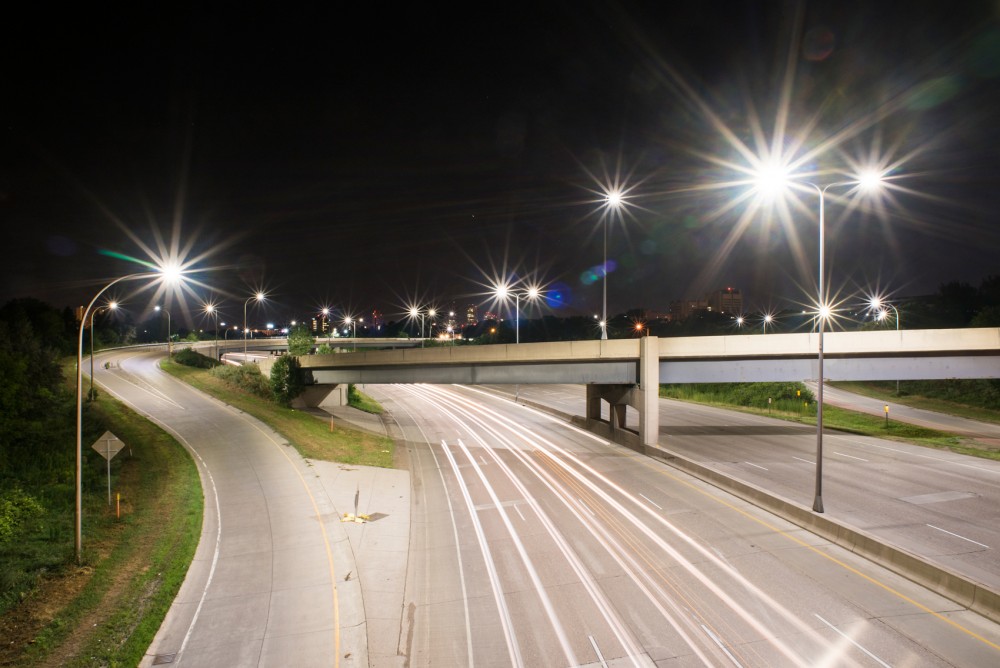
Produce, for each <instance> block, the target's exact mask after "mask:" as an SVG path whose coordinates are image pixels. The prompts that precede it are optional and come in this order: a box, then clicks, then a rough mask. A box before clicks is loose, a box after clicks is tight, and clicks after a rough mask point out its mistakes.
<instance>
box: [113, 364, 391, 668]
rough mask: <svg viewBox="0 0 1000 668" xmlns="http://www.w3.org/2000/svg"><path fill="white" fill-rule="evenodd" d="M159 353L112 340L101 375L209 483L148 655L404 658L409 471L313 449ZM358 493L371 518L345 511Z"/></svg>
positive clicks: (236, 661)
mask: <svg viewBox="0 0 1000 668" xmlns="http://www.w3.org/2000/svg"><path fill="white" fill-rule="evenodd" d="M156 356H157V353H152V354H149V353H145V352H136V351H133V352H112V353H107V354H106V355H105V357H107V358H108V359H109V360H113V361H114V362H115V363H114V364H111V365H109V367H110V368H109V369H107V370H105V369H101V370H100V371H99V373H98V374H97V380H98V381H99V382H100V384H101V386H102V387H103V388H104V389H105V391H107V392H109V393H110V394H113V395H115V396H117V397H118V398H120V399H122V400H124V401H125V402H126V403H128V404H130V405H132V406H133V407H134V408H135V409H136V410H137V411H139V412H140V413H142V414H144V415H147V416H149V417H150V418H151V419H153V420H154V421H155V422H157V423H158V424H160V425H161V426H163V427H164V428H165V429H167V430H168V431H169V432H171V433H172V434H173V435H174V436H175V437H177V438H178V440H180V441H181V442H182V443H183V444H184V445H185V446H186V447H187V448H188V449H189V451H190V452H191V453H192V455H193V457H194V459H195V461H196V463H197V465H198V469H199V473H200V475H201V478H202V488H203V490H204V494H205V511H204V519H203V523H202V532H201V540H200V542H199V545H198V549H197V552H196V554H195V558H194V560H193V562H192V564H191V566H190V568H189V569H188V573H187V575H186V577H185V580H184V583H183V584H182V586H181V589H180V591H179V592H178V595H177V597H176V598H175V600H174V602H173V604H172V605H171V608H170V610H169V611H168V613H167V615H166V617H165V619H164V621H163V623H162V624H161V626H160V629H159V631H158V633H157V635H156V637H155V638H154V639H153V642H152V643H151V644H150V647H149V648H148V649H147V652H146V655H145V657H144V658H143V661H142V662H141V663H140V665H143V666H150V665H163V664H172V665H182V666H189V667H190V666H222V665H226V666H251V665H252V666H287V665H296V666H369V665H372V666H375V665H378V666H395V665H398V662H399V659H398V658H397V653H398V652H397V645H398V636H399V627H400V619H401V612H402V601H403V592H404V579H405V568H406V563H407V562H406V547H407V544H408V540H409V499H410V491H409V473H408V472H407V471H395V470H387V469H379V468H370V467H358V466H345V465H342V464H334V463H328V462H314V461H310V460H306V459H304V458H303V457H301V456H300V455H299V454H298V452H297V451H296V450H295V449H294V448H292V447H291V446H290V445H288V443H287V442H286V441H285V440H284V439H283V438H282V437H281V436H280V435H279V434H277V433H276V432H274V431H273V430H271V429H270V428H269V427H268V426H267V425H264V424H262V423H260V422H259V421H257V420H256V419H254V418H252V417H251V416H249V415H246V414H244V413H242V412H241V411H238V410H236V409H234V408H232V407H230V406H227V405H225V404H222V403H221V402H218V401H216V400H214V399H212V398H210V397H206V396H205V395H203V394H200V393H198V392H196V391H195V390H193V389H192V388H190V387H189V386H187V385H185V384H183V383H180V382H179V381H177V380H175V379H173V378H171V377H169V376H167V375H166V374H163V373H162V372H161V371H159V369H157V368H156V361H157V360H156ZM355 419H357V420H359V421H362V420H365V419H366V418H364V417H362V416H355ZM376 419H377V418H376ZM355 497H357V506H358V510H359V512H360V513H363V514H368V515H369V516H370V521H369V522H368V523H365V524H353V523H346V522H343V521H342V519H343V515H344V513H354V512H355Z"/></svg>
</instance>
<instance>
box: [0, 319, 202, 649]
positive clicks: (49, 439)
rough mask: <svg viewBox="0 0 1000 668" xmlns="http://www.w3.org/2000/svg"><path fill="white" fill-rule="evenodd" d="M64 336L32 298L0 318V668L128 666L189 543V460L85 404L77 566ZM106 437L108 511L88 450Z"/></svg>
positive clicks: (106, 402) (192, 504)
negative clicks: (118, 447) (111, 450)
mask: <svg viewBox="0 0 1000 668" xmlns="http://www.w3.org/2000/svg"><path fill="white" fill-rule="evenodd" d="M74 326H75V323H73V321H72V320H67V319H65V318H62V317H61V316H60V315H59V314H58V312H56V311H54V310H52V309H50V308H48V307H45V306H44V305H40V303H36V302H33V301H31V300H24V301H23V302H21V303H19V302H12V303H9V304H7V305H6V306H4V308H3V309H2V311H0V376H2V377H3V379H4V391H3V392H2V393H0V638H2V639H3V642H2V643H0V666H7V665H10V666H33V665H65V666H108V665H111V666H113V665H137V664H138V663H139V661H140V660H141V658H142V656H143V654H144V653H145V651H146V648H147V647H148V646H149V643H150V642H151V641H152V639H153V636H154V635H155V633H156V631H157V629H158V628H159V626H160V623H161V622H162V620H163V617H164V615H165V614H166V612H167V610H168V609H169V607H170V604H171V602H172V601H173V599H174V596H175V595H176V593H177V591H178V589H179V588H180V585H181V583H182V582H183V580H184V576H185V574H186V572H187V568H188V565H189V564H190V562H191V559H192V558H193V556H194V551H195V549H196V547H197V544H198V539H199V536H200V529H201V517H202V514H201V512H202V494H201V485H200V481H199V479H198V472H197V469H196V467H195V465H194V463H193V461H192V460H191V457H190V456H189V455H188V453H187V451H186V450H184V448H183V447H182V446H181V445H180V444H178V443H177V442H176V441H175V440H174V439H173V438H171V437H170V436H169V435H168V434H166V433H165V432H164V431H163V430H161V429H160V428H158V427H156V426H155V425H153V424H151V423H150V422H148V421H147V420H145V419H144V418H142V417H140V416H139V415H136V414H135V413H133V412H132V411H130V410H129V409H128V408H126V407H125V406H123V405H121V404H119V403H118V402H116V401H114V400H113V399H112V398H111V397H108V396H105V395H104V394H103V393H96V397H95V398H94V399H93V400H87V401H85V402H84V406H83V407H84V414H83V416H84V424H83V427H84V429H83V455H84V461H83V553H82V558H81V563H79V564H78V563H77V562H76V559H75V554H74V542H75V531H74V507H75V499H74V496H75V493H74V489H75V467H76V454H75V453H76V446H75V443H76V439H75V397H74V392H75V389H76V385H75V375H76V358H75V356H74V357H72V358H66V357H64V355H65V354H66V353H67V352H68V350H69V349H71V348H72V343H71V341H72V338H71V337H72V332H73V327H74ZM84 388H85V391H86V389H87V387H86V381H85V386H84ZM105 430H108V431H111V432H112V433H114V434H115V435H116V436H118V437H119V438H120V439H121V440H122V441H123V442H124V443H125V444H126V448H125V449H124V450H122V452H120V453H119V454H118V455H117V456H116V457H115V458H114V459H112V461H111V469H110V470H111V491H112V494H113V495H114V496H113V498H112V503H111V505H110V506H109V504H108V478H107V471H108V469H107V464H106V462H105V460H104V459H103V458H102V457H101V456H100V455H99V454H98V453H97V452H95V451H94V450H93V449H91V447H90V445H91V444H92V443H94V442H95V441H96V440H97V439H98V437H99V436H100V435H101V434H102V433H103V432H104V431H105ZM119 495H120V496H119ZM119 509H120V516H119Z"/></svg>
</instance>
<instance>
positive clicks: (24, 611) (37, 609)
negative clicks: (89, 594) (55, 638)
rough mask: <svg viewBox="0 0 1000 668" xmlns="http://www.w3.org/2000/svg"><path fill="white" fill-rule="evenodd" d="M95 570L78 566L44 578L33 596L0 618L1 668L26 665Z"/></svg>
mask: <svg viewBox="0 0 1000 668" xmlns="http://www.w3.org/2000/svg"><path fill="white" fill-rule="evenodd" d="M93 574H94V569H92V568H91V567H89V566H78V567H75V568H72V569H70V570H69V571H68V572H66V573H61V574H58V575H56V574H53V575H51V576H49V577H45V578H42V579H41V581H40V582H39V583H38V585H37V586H36V587H35V589H34V591H32V592H31V595H30V596H29V597H28V598H26V599H25V600H24V601H22V602H21V603H20V604H19V605H16V606H14V607H13V608H11V609H10V610H9V611H8V612H7V614H5V615H4V616H3V617H0V638H3V645H2V646H0V666H20V665H24V663H23V661H22V656H23V654H24V652H25V650H27V649H29V648H30V647H31V646H32V645H33V644H34V641H35V638H37V637H38V634H39V633H40V632H41V630H42V629H44V628H45V627H46V626H48V625H49V624H50V623H51V622H52V620H53V619H55V617H56V615H57V614H58V613H59V612H61V611H62V610H63V609H64V608H65V607H66V606H67V605H68V604H69V602H70V601H72V600H74V599H75V598H76V597H77V596H78V595H79V594H80V592H81V591H83V588H84V587H86V586H87V583H88V582H90V578H91V576H93Z"/></svg>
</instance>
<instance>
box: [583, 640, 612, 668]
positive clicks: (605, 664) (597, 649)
mask: <svg viewBox="0 0 1000 668" xmlns="http://www.w3.org/2000/svg"><path fill="white" fill-rule="evenodd" d="M587 637H588V638H590V644H591V646H593V648H594V654H596V655H597V660H598V661H600V662H601V666H603V668H608V662H607V661H605V660H604V655H603V654H601V648H600V647H598V646H597V641H596V640H594V636H587Z"/></svg>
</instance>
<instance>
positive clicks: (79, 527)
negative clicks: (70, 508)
mask: <svg viewBox="0 0 1000 668" xmlns="http://www.w3.org/2000/svg"><path fill="white" fill-rule="evenodd" d="M173 273H174V272H173V271H172V272H171V274H173ZM157 276H167V274H166V271H161V272H144V273H140V274H129V275H128V276H122V277H121V278H116V279H115V280H113V281H111V282H110V283H108V284H107V285H105V286H104V287H103V288H101V290H100V292H98V293H97V294H96V295H94V298H93V299H92V300H91V301H90V304H88V305H87V308H86V310H84V312H83V319H82V320H81V321H80V331H79V335H78V338H77V347H76V518H75V524H76V527H75V529H76V531H75V533H76V545H75V551H76V562H77V563H80V560H81V557H82V551H83V332H84V330H85V327H84V325H85V324H86V322H87V317H88V316H89V315H90V310H91V309H92V308H93V307H94V304H96V303H97V300H98V299H100V297H101V295H103V294H104V293H105V292H107V290H108V289H109V288H111V287H112V286H113V285H116V284H118V283H122V282H124V281H137V280H140V279H143V278H155V277H157Z"/></svg>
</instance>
